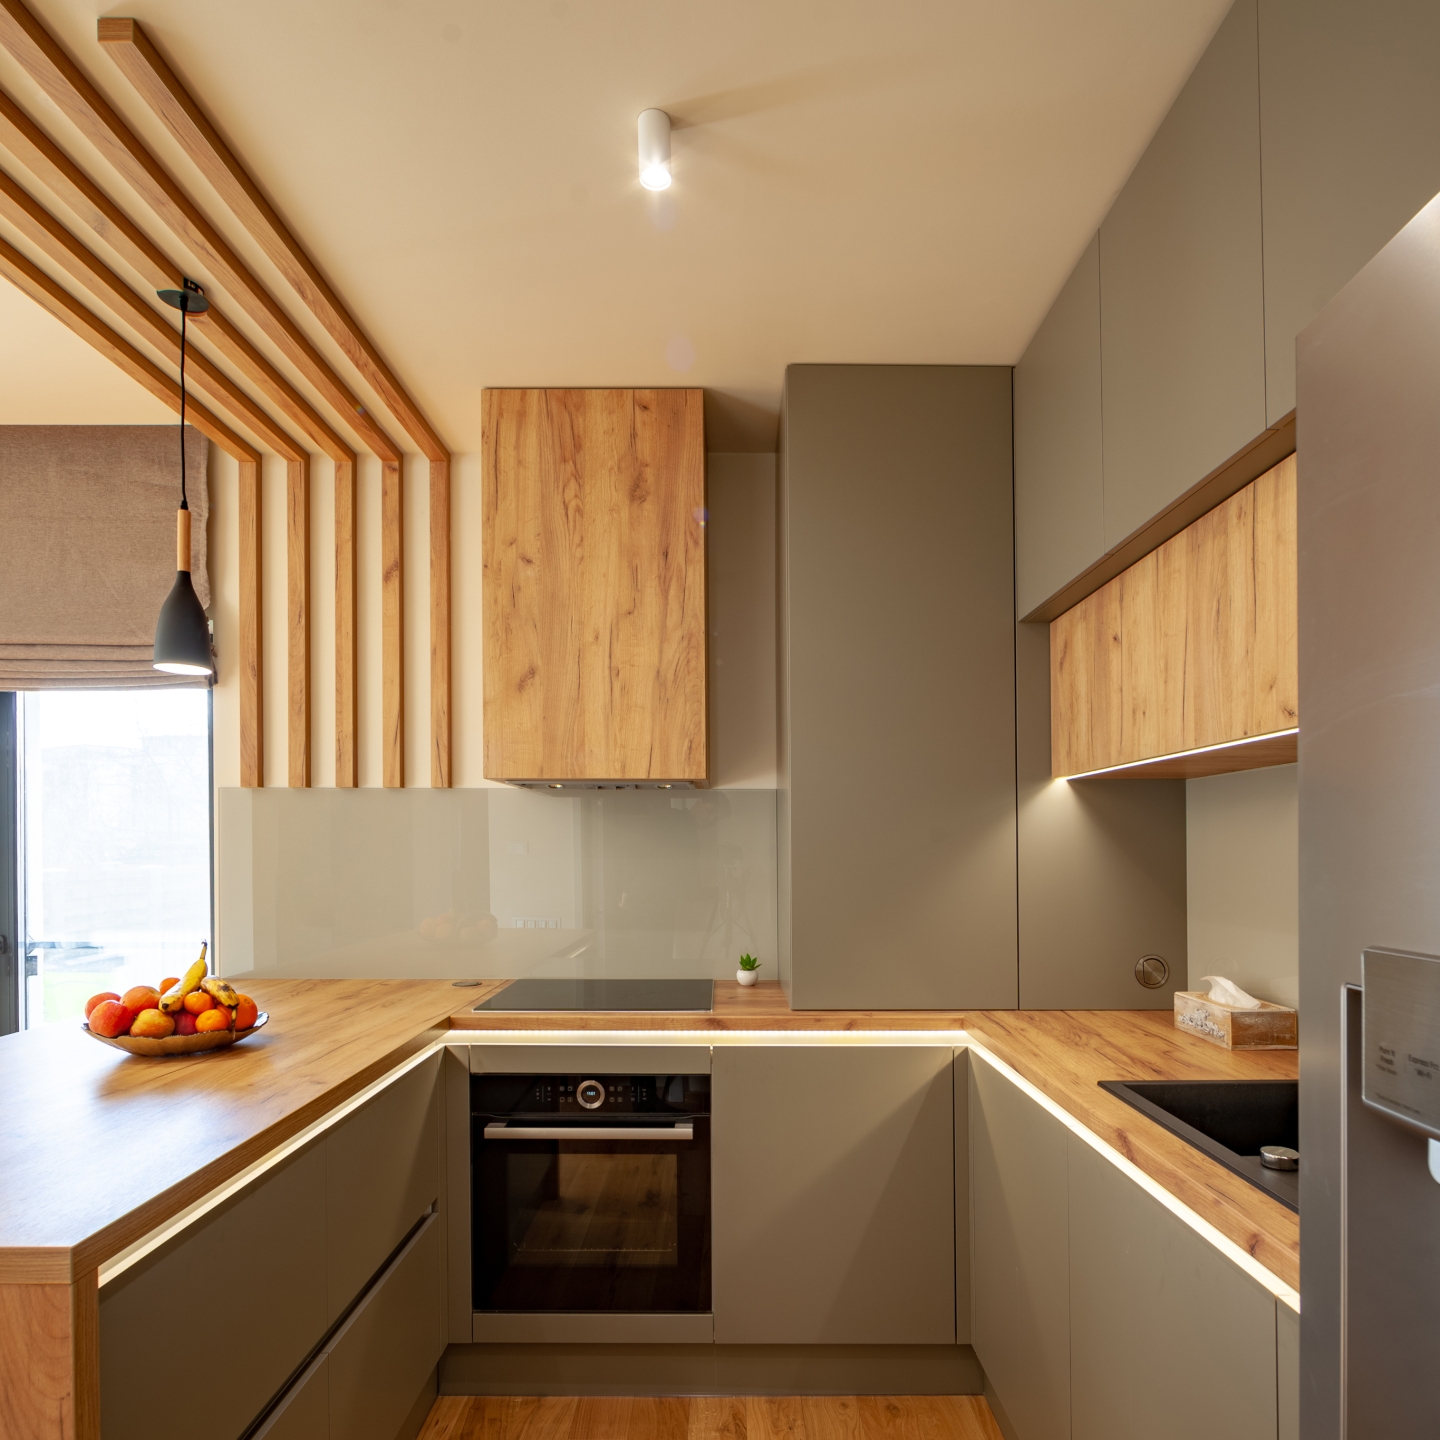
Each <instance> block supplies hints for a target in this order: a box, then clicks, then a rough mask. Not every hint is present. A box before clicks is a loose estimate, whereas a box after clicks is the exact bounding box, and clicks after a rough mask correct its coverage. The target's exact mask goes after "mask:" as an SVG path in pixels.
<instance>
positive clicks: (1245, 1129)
mask: <svg viewBox="0 0 1440 1440" xmlns="http://www.w3.org/2000/svg"><path fill="white" fill-rule="evenodd" d="M1100 1088H1101V1089H1102V1090H1108V1091H1109V1092H1110V1093H1111V1094H1112V1095H1118V1096H1119V1097H1120V1099H1122V1100H1123V1101H1124V1102H1125V1103H1126V1104H1127V1105H1133V1106H1134V1107H1135V1109H1137V1110H1138V1111H1139V1112H1140V1113H1141V1114H1142V1115H1147V1116H1149V1118H1150V1119H1151V1120H1153V1121H1154V1122H1155V1123H1156V1124H1157V1125H1163V1126H1164V1127H1165V1128H1166V1129H1167V1130H1168V1131H1170V1133H1171V1134H1172V1135H1178V1136H1179V1137H1180V1138H1181V1139H1182V1140H1184V1141H1185V1142H1186V1143H1187V1144H1190V1145H1193V1146H1194V1147H1195V1148H1196V1149H1197V1150H1201V1151H1203V1152H1204V1153H1205V1154H1206V1155H1209V1156H1210V1157H1211V1158H1212V1159H1215V1160H1218V1161H1219V1162H1220V1163H1221V1164H1222V1165H1223V1166H1225V1168H1226V1169H1227V1170H1233V1171H1234V1172H1235V1173H1236V1174H1237V1175H1239V1176H1240V1177H1241V1178H1242V1179H1244V1180H1248V1181H1249V1182H1250V1183H1251V1184H1252V1185H1254V1186H1255V1187H1256V1188H1257V1189H1260V1190H1264V1191H1265V1192H1266V1193H1267V1194H1269V1195H1273V1196H1274V1197H1275V1198H1276V1199H1277V1200H1278V1201H1279V1202H1280V1203H1281V1204H1282V1205H1284V1206H1285V1207H1286V1208H1287V1209H1289V1210H1293V1211H1295V1213H1296V1214H1297V1215H1298V1214H1299V1213H1300V1176H1299V1174H1298V1172H1296V1171H1294V1170H1267V1169H1266V1168H1265V1166H1263V1165H1262V1164H1261V1163H1260V1147H1261V1146H1262V1145H1288V1146H1289V1147H1290V1148H1291V1149H1292V1150H1298V1149H1299V1148H1300V1085H1299V1082H1298V1081H1296V1080H1102V1081H1100Z"/></svg>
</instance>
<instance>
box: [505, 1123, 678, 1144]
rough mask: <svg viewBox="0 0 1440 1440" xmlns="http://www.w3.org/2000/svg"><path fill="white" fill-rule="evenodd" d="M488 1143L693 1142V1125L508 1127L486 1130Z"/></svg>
mask: <svg viewBox="0 0 1440 1440" xmlns="http://www.w3.org/2000/svg"><path fill="white" fill-rule="evenodd" d="M485 1138H486V1139H487V1140H655V1141H657V1142H658V1141H664V1140H693V1139H694V1138H695V1127H694V1125H692V1124H690V1123H689V1122H686V1123H685V1124H682V1125H666V1126H664V1127H661V1126H658V1125H506V1124H504V1123H503V1122H500V1123H492V1124H490V1125H487V1126H486V1127H485Z"/></svg>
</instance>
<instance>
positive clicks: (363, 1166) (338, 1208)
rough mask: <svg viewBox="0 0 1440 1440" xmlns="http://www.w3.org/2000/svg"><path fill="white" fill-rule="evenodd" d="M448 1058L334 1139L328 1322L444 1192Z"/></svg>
mask: <svg viewBox="0 0 1440 1440" xmlns="http://www.w3.org/2000/svg"><path fill="white" fill-rule="evenodd" d="M441 1058H442V1057H441V1056H439V1055H432V1056H430V1058H429V1059H427V1060H425V1061H424V1062H423V1063H422V1064H420V1065H417V1066H416V1067H415V1069H413V1070H412V1071H411V1072H410V1073H409V1074H408V1075H405V1076H403V1077H402V1078H401V1079H399V1080H397V1081H396V1082H395V1083H394V1084H393V1085H391V1086H389V1087H388V1088H387V1089H385V1090H382V1091H381V1092H380V1093H379V1094H378V1095H377V1096H376V1097H375V1098H374V1099H373V1100H371V1101H370V1102H369V1103H368V1104H366V1105H363V1106H361V1107H360V1109H358V1110H357V1111H355V1113H354V1114H353V1115H351V1116H349V1117H348V1118H347V1119H345V1120H342V1121H341V1122H340V1124H338V1125H337V1126H336V1127H335V1128H334V1129H333V1130H332V1131H330V1133H329V1134H328V1135H327V1136H326V1140H325V1149H326V1160H325V1168H326V1177H325V1192H326V1193H325V1221H326V1224H325V1253H326V1305H327V1309H326V1320H327V1322H331V1323H333V1322H334V1320H335V1319H336V1317H337V1316H339V1315H340V1313H341V1311H343V1310H344V1309H345V1307H346V1306H347V1305H348V1304H350V1302H351V1301H352V1300H354V1298H355V1297H356V1296H357V1295H358V1294H359V1293H360V1291H361V1290H362V1289H363V1288H364V1287H365V1286H366V1285H367V1284H368V1283H369V1281H370V1280H371V1278H372V1277H373V1276H374V1275H375V1273H376V1272H377V1271H378V1270H379V1269H380V1267H381V1266H382V1265H384V1264H385V1262H386V1261H387V1260H388V1259H389V1258H390V1256H391V1254H392V1253H393V1252H394V1250H395V1248H396V1246H398V1245H399V1244H400V1242H401V1241H402V1240H404V1239H405V1237H406V1236H407V1235H408V1234H409V1233H410V1231H411V1230H412V1229H413V1228H414V1226H415V1224H416V1222H417V1221H418V1220H419V1219H420V1217H421V1216H422V1215H424V1214H425V1212H426V1211H427V1210H429V1209H430V1207H431V1206H432V1205H433V1204H435V1203H436V1202H437V1201H438V1200H439V1198H440V1193H441V1187H442V1184H443V1178H444V1177H443V1171H442V1160H441V1135H440V1112H441V1100H440V1093H439V1079H440V1061H441Z"/></svg>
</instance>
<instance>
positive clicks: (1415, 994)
mask: <svg viewBox="0 0 1440 1440" xmlns="http://www.w3.org/2000/svg"><path fill="white" fill-rule="evenodd" d="M1361 965H1362V980H1363V984H1364V1008H1363V1015H1364V1020H1363V1025H1362V1030H1363V1049H1364V1055H1365V1065H1364V1079H1363V1083H1362V1086H1361V1092H1360V1093H1361V1098H1362V1099H1363V1100H1364V1101H1365V1103H1366V1104H1367V1105H1369V1106H1370V1107H1371V1108H1372V1109H1375V1110H1379V1111H1381V1112H1382V1113H1383V1114H1385V1115H1388V1116H1390V1118H1391V1119H1392V1120H1399V1121H1401V1122H1402V1123H1403V1124H1405V1125H1409V1126H1411V1127H1412V1128H1413V1129H1416V1130H1420V1131H1423V1132H1424V1133H1425V1134H1427V1135H1432V1136H1436V1137H1440V958H1437V957H1436V956H1434V955H1414V954H1410V953H1408V952H1406V951H1404V950H1367V951H1365V954H1364V958H1363V960H1362V962H1361Z"/></svg>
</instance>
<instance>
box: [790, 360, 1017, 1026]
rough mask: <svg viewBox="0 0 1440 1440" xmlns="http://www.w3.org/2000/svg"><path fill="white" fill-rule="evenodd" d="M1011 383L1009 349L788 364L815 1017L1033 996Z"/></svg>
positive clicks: (796, 825)
mask: <svg viewBox="0 0 1440 1440" xmlns="http://www.w3.org/2000/svg"><path fill="white" fill-rule="evenodd" d="M1010 391H1011V372H1010V369H1009V367H1008V366H999V365H973V366H967V365H791V366H790V367H789V368H788V369H787V370H786V372H785V395H784V408H783V415H782V422H781V453H780V467H779V486H778V507H777V525H778V528H777V547H778V554H779V565H780V572H781V575H780V589H779V637H778V640H779V655H778V661H779V664H778V674H777V684H778V691H777V698H778V705H779V712H780V730H779V740H780V766H779V768H780V783H779V794H778V796H777V808H776V820H777V838H778V846H777V850H778V856H777V858H778V868H779V896H778V898H779V921H780V924H779V972H780V979H781V982H782V984H783V985H784V986H785V991H786V995H787V997H788V998H789V1001H790V1003H791V1005H792V1006H794V1007H795V1008H796V1009H802V1010H829V1009H857V1010H866V1009H900V1010H903V1009H912V1008H927V1007H937V1008H941V1009H960V1008H963V1007H965V1006H977V1007H987V1006H990V1007H1002V1006H1012V1005H1014V1004H1015V993H1016V982H1015V706H1014V690H1015V683H1014V682H1015V660H1014V654H1015V633H1014V603H1015V589H1014V563H1013V543H1012V539H1013V519H1012V516H1013V490H1014V487H1013V485H1012V483H1011V482H1012V464H1011V457H1012V447H1011V405H1010ZM857 777H859V778H857ZM957 915H963V916H964V917H965V923H964V924H963V925H959V926H957V925H956V923H955V917H956V916H957Z"/></svg>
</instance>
